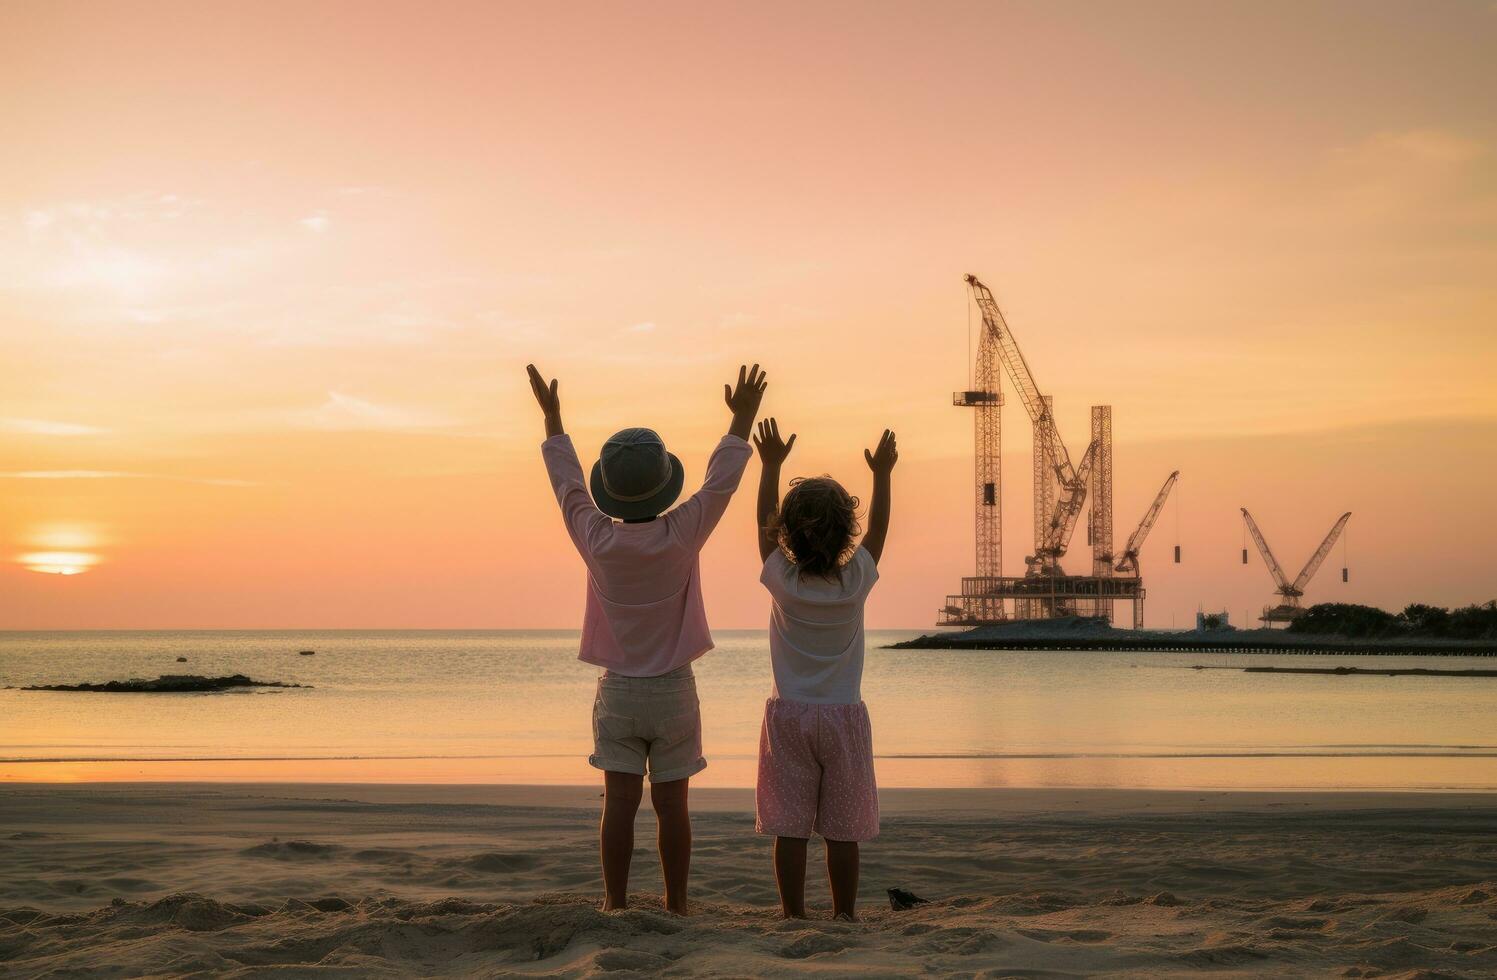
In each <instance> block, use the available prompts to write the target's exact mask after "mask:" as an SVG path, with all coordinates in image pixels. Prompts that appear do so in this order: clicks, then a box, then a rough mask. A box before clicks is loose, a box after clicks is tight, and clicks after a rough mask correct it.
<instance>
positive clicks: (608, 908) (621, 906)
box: [603, 898, 629, 912]
mask: <svg viewBox="0 0 1497 980" xmlns="http://www.w3.org/2000/svg"><path fill="white" fill-rule="evenodd" d="M628 907H629V903H628V902H619V903H618V904H617V905H615V904H614V903H613V902H610V901H609V900H608V899H606V898H605V899H603V911H604V912H622V911H624V910H625V909H627V908H628Z"/></svg>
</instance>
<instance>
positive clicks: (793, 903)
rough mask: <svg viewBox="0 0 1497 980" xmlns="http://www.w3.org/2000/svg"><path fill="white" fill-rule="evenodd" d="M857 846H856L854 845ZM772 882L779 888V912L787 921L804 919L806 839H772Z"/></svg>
mask: <svg viewBox="0 0 1497 980" xmlns="http://www.w3.org/2000/svg"><path fill="white" fill-rule="evenodd" d="M854 846H857V845H854ZM774 880H775V884H777V885H779V886H780V910H781V911H782V912H784V914H785V918H787V919H804V918H805V917H806V838H804V837H776V838H775V839H774Z"/></svg>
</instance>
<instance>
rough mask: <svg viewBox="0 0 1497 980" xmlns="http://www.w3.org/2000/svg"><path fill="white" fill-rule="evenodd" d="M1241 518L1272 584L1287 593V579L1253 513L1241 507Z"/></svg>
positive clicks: (1288, 589)
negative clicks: (1272, 581) (1264, 538)
mask: <svg viewBox="0 0 1497 980" xmlns="http://www.w3.org/2000/svg"><path fill="white" fill-rule="evenodd" d="M1242 519H1243V520H1245V521H1247V527H1248V531H1249V532H1250V533H1251V534H1252V535H1253V542H1254V543H1255V544H1257V545H1258V553H1259V554H1261V555H1262V556H1263V561H1264V563H1265V564H1267V565H1268V574H1270V575H1272V576H1273V580H1274V584H1275V585H1277V586H1278V587H1279V590H1280V591H1281V592H1283V593H1285V594H1286V595H1287V594H1288V593H1289V591H1290V586H1289V580H1288V579H1286V578H1285V577H1284V570H1283V569H1282V568H1280V567H1279V560H1278V559H1277V558H1275V557H1274V556H1273V552H1272V551H1270V550H1269V549H1268V542H1267V541H1264V540H1263V532H1262V531H1260V530H1258V525H1257V523H1256V522H1254V520H1253V515H1252V514H1249V513H1248V511H1247V508H1246V507H1244V508H1242ZM1327 550H1329V549H1327Z"/></svg>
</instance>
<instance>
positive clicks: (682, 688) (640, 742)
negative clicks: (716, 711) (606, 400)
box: [587, 664, 707, 783]
mask: <svg viewBox="0 0 1497 980" xmlns="http://www.w3.org/2000/svg"><path fill="white" fill-rule="evenodd" d="M587 761H588V762H589V763H590V764H591V765H592V766H593V768H595V769H602V770H603V771H605V772H628V773H633V774H634V775H636V776H643V775H645V774H646V773H647V772H648V773H649V776H650V782H652V783H668V782H670V781H672V780H675V779H685V778H687V777H688V776H694V775H696V774H697V773H699V772H701V771H702V770H703V769H706V768H707V760H706V759H704V758H702V711H701V705H700V703H699V702H698V701H697V679H696V676H695V675H694V674H693V673H692V671H691V665H690V664H687V665H686V666H684V667H678V668H676V669H675V670H673V671H671V672H670V673H669V674H661V675H660V676H659V677H625V676H624V675H622V674H613V673H607V674H604V675H603V676H602V677H599V678H598V697H597V700H595V701H594V702H593V754H592V755H591V756H589V757H588V760H587Z"/></svg>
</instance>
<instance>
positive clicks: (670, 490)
mask: <svg viewBox="0 0 1497 980" xmlns="http://www.w3.org/2000/svg"><path fill="white" fill-rule="evenodd" d="M685 482H686V471H685V469H683V468H682V466H681V461H680V460H679V459H677V458H676V456H675V454H674V453H669V452H666V449H665V441H664V440H662V439H661V438H660V436H659V435H658V434H657V433H656V432H655V430H654V429H638V428H636V429H622V430H620V431H618V432H615V433H614V434H613V435H611V436H609V437H608V441H607V442H605V443H603V451H602V452H601V453H600V454H599V457H598V461H597V462H596V463H594V464H593V472H592V479H591V480H590V481H589V485H590V487H591V489H592V493H593V501H594V502H595V503H596V504H597V505H598V509H599V510H601V511H602V512H603V513H605V514H607V515H608V516H609V517H616V518H618V519H619V520H623V521H627V520H637V519H639V518H642V517H654V516H655V515H657V514H661V513H664V511H665V509H666V508H667V507H669V506H670V505H671V504H673V503H675V501H676V498H677V497H679V496H680V495H681V486H682V484H684V483H685Z"/></svg>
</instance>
